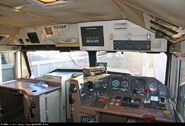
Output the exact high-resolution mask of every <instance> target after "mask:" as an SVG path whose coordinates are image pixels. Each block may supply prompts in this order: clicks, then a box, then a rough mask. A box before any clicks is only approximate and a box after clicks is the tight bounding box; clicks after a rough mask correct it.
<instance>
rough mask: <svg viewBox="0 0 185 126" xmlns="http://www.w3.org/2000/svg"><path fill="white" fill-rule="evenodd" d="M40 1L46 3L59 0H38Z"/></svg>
mask: <svg viewBox="0 0 185 126" xmlns="http://www.w3.org/2000/svg"><path fill="white" fill-rule="evenodd" d="M38 1H40V2H42V3H44V4H49V3H54V2H56V1H57V0H38Z"/></svg>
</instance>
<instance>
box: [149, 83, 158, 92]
mask: <svg viewBox="0 0 185 126" xmlns="http://www.w3.org/2000/svg"><path fill="white" fill-rule="evenodd" d="M148 87H149V89H150V90H151V91H153V92H154V91H157V88H158V86H157V84H156V83H150V84H149V85H148Z"/></svg>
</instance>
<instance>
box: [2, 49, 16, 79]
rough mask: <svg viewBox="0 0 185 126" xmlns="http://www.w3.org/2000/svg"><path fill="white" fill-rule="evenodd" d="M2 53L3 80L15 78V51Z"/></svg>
mask: <svg viewBox="0 0 185 126" xmlns="http://www.w3.org/2000/svg"><path fill="white" fill-rule="evenodd" d="M0 54H1V70H2V79H1V81H2V82H6V81H11V80H15V51H3V52H0Z"/></svg>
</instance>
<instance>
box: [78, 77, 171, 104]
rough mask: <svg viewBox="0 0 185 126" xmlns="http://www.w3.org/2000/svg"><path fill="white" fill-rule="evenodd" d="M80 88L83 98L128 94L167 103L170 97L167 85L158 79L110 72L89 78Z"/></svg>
mask: <svg viewBox="0 0 185 126" xmlns="http://www.w3.org/2000/svg"><path fill="white" fill-rule="evenodd" d="M80 90H81V92H80V93H81V100H83V99H84V100H85V99H89V98H96V97H98V96H102V95H120V96H125V95H127V96H129V97H135V96H138V97H140V98H141V97H142V98H143V97H144V99H146V98H148V99H149V100H150V101H157V102H160V103H165V102H166V99H167V98H168V94H167V92H168V91H167V87H166V86H165V85H164V84H162V83H161V82H160V81H158V80H157V79H155V78H153V77H143V76H132V75H129V74H110V75H109V76H107V77H104V78H99V79H92V80H88V81H85V83H84V84H81V88H80ZM148 99H147V100H148Z"/></svg>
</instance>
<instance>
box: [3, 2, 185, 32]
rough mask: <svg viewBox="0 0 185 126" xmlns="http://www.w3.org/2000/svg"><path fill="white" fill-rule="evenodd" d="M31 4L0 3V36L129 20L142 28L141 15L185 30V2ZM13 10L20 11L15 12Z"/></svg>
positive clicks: (142, 19) (142, 20)
mask: <svg viewBox="0 0 185 126" xmlns="http://www.w3.org/2000/svg"><path fill="white" fill-rule="evenodd" d="M30 1H31V0H0V34H8V35H13V34H15V33H16V32H17V31H16V30H18V29H19V28H21V27H24V26H33V25H49V24H62V23H67V24H68V23H69V24H70V23H79V22H87V21H99V20H115V19H128V20H130V21H131V22H134V23H136V24H138V25H140V26H142V27H144V18H143V12H144V13H147V14H150V15H153V16H156V17H158V18H160V19H162V20H165V21H167V22H169V23H172V24H174V25H177V26H181V27H183V28H184V27H185V14H184V12H185V0H72V1H73V2H72V4H66V5H64V6H60V7H57V8H43V7H39V6H38V5H36V4H33V3H31V2H30ZM16 7H21V9H19V11H15V8H16Z"/></svg>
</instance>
